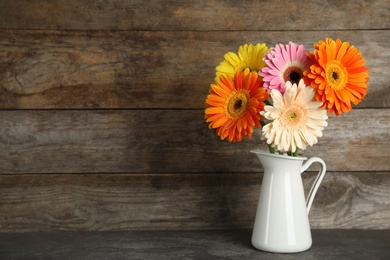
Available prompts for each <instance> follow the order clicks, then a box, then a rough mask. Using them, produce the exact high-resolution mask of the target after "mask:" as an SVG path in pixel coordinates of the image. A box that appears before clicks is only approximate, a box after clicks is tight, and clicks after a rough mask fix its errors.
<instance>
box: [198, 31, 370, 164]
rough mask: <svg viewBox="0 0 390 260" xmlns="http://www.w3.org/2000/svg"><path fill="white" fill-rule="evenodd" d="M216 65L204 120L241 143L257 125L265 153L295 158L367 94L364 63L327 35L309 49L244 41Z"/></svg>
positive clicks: (351, 48)
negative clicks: (330, 119)
mask: <svg viewBox="0 0 390 260" xmlns="http://www.w3.org/2000/svg"><path fill="white" fill-rule="evenodd" d="M224 58H225V59H224V61H222V62H221V63H220V64H219V65H218V66H217V67H216V77H215V82H214V83H213V84H211V86H210V90H209V94H208V96H207V98H206V102H205V104H206V106H207V108H206V109H205V118H206V122H207V123H209V128H210V129H211V128H215V129H216V134H217V135H218V136H220V138H221V140H224V139H227V140H228V141H230V142H240V141H242V139H243V138H244V136H246V137H247V138H249V139H250V138H251V136H252V133H253V129H254V127H262V139H263V140H266V142H267V144H268V147H269V150H270V152H272V153H274V152H275V151H278V152H279V153H281V154H284V153H287V154H288V155H294V156H297V154H298V151H299V149H301V150H305V149H306V148H307V147H308V146H312V145H313V144H315V143H317V141H318V137H321V136H322V130H323V129H324V128H325V127H326V126H327V125H328V123H327V119H328V114H332V113H334V114H335V115H336V116H339V115H340V114H343V113H346V112H348V111H350V110H351V109H352V103H353V104H355V105H356V104H358V103H359V102H360V101H361V100H362V99H363V98H364V96H365V95H366V92H367V82H368V79H369V78H368V67H366V66H364V64H365V60H364V59H363V58H362V54H361V52H359V51H358V50H357V49H356V48H355V47H354V46H351V45H350V44H349V43H348V42H342V41H341V40H340V39H337V40H336V41H334V40H333V39H330V38H327V39H326V40H325V41H322V40H321V41H319V42H318V43H316V44H314V52H313V53H310V52H309V51H308V50H306V48H305V47H304V46H303V45H299V44H295V43H293V42H290V43H289V44H287V45H283V44H278V45H276V46H275V47H274V48H271V49H269V48H268V47H267V46H266V44H264V43H263V44H257V45H252V44H249V45H248V44H245V45H242V46H240V47H239V49H238V54H236V53H233V52H229V53H226V54H225V56H224Z"/></svg>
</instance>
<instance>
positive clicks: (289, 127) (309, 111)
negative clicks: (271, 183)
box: [261, 80, 328, 152]
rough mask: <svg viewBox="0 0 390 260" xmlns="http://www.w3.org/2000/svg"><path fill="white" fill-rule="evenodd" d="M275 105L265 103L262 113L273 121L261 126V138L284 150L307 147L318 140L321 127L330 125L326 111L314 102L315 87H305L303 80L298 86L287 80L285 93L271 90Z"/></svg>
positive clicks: (292, 150) (318, 103)
mask: <svg viewBox="0 0 390 260" xmlns="http://www.w3.org/2000/svg"><path fill="white" fill-rule="evenodd" d="M271 97H272V101H273V106H265V107H264V111H262V112H261V114H262V115H263V116H264V117H265V118H266V119H268V120H271V121H272V122H270V123H268V124H267V125H265V126H264V127H263V128H262V131H263V134H262V139H265V140H267V143H268V144H269V145H271V146H272V147H274V148H276V149H277V150H279V151H282V152H295V151H296V150H297V149H298V148H299V149H302V150H305V149H306V147H307V146H312V145H313V144H316V143H317V142H318V139H317V137H321V136H322V130H323V129H324V127H326V126H327V125H328V123H327V122H326V120H327V119H328V115H327V111H326V110H325V109H322V108H320V106H321V104H322V103H321V102H318V101H315V92H314V89H313V88H312V87H306V85H305V84H304V83H303V80H300V81H299V85H298V86H297V84H294V85H292V84H291V82H289V81H288V82H287V83H286V92H285V93H284V95H282V94H281V93H280V92H279V91H278V90H272V91H271Z"/></svg>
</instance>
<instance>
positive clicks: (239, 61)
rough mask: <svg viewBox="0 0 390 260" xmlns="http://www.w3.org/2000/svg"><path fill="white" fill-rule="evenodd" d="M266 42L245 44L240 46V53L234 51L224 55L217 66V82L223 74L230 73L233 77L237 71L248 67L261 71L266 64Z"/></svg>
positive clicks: (251, 69)
mask: <svg viewBox="0 0 390 260" xmlns="http://www.w3.org/2000/svg"><path fill="white" fill-rule="evenodd" d="M268 50H269V49H268V47H267V45H266V44H265V43H262V44H260V43H259V44H256V45H253V44H249V45H248V44H245V45H241V46H240V47H239V48H238V55H237V54H235V53H234V52H228V53H226V54H225V55H224V58H225V60H224V61H222V62H221V63H220V64H219V65H218V66H217V67H216V73H215V82H217V81H218V79H219V76H221V75H230V76H231V77H233V76H234V74H235V73H236V72H237V71H244V70H245V69H246V68H248V69H249V70H250V71H256V72H259V71H260V70H261V69H262V68H263V67H264V66H265V62H264V61H263V58H264V56H265V54H266V53H267V52H268Z"/></svg>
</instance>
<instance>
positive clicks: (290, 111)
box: [280, 104, 307, 130]
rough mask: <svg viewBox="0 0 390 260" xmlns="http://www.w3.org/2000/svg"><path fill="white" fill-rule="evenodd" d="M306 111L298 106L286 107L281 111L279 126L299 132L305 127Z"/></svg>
mask: <svg viewBox="0 0 390 260" xmlns="http://www.w3.org/2000/svg"><path fill="white" fill-rule="evenodd" d="M306 121H307V116H306V110H305V109H303V108H302V107H301V106H299V105H294V104H292V105H288V106H286V107H285V109H284V110H283V111H282V114H281V117H280V124H281V126H282V127H283V128H287V129H290V130H299V129H301V128H302V127H303V126H305V125H306Z"/></svg>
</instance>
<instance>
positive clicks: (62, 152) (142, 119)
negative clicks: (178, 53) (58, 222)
mask: <svg viewBox="0 0 390 260" xmlns="http://www.w3.org/2000/svg"><path fill="white" fill-rule="evenodd" d="M203 113H204V112H203V111H202V110H195V111H194V110H102V111H95V110H80V111H79V110H76V111H73V110H70V111H67V110H62V111H55V110H52V111H50V110H49V111H40V110H38V111H34V110H29V111H23V113H21V112H20V111H18V110H16V111H7V110H4V111H0V122H2V127H1V129H0V145H1V149H0V173H44V172H52V173H73V172H74V173H79V172H87V173H88V172H94V173H99V172H102V173H104V172H125V173H149V172H155V173H164V172H170V173H171V172H179V173H182V172H192V173H197V172H257V171H258V170H259V168H260V163H259V161H258V160H257V158H255V157H256V156H255V155H253V154H250V153H249V151H250V150H251V149H253V148H262V149H264V150H266V149H267V146H266V145H265V144H263V143H262V142H261V141H260V135H261V130H260V129H257V130H256V132H255V134H254V136H253V140H252V141H251V140H248V139H246V140H245V141H244V142H241V143H229V142H228V141H221V140H220V139H219V137H218V136H216V135H215V131H214V130H209V129H208V127H207V124H206V123H205V122H204V120H203ZM389 123H390V114H389V113H388V110H387V109H359V110H352V111H351V112H350V113H347V114H344V115H343V116H339V117H332V118H330V119H329V126H328V127H327V128H326V129H325V131H324V136H323V137H322V138H320V139H319V143H318V144H316V145H315V146H313V147H309V148H308V149H307V150H306V151H304V153H303V155H305V156H308V157H311V156H319V157H321V158H323V159H324V160H325V161H326V162H327V164H328V169H329V170H331V171H389V170H390V164H389V154H390V150H389V149H390V148H389V145H388V144H389V143H390V132H389V128H390V125H389Z"/></svg>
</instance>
